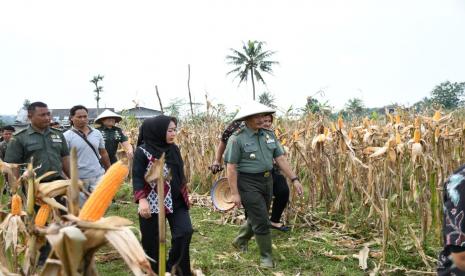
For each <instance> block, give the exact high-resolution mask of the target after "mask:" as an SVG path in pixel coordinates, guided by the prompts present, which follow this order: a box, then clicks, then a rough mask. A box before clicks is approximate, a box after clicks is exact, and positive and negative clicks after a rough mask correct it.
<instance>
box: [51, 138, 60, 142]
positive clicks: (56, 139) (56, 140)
mask: <svg viewBox="0 0 465 276" xmlns="http://www.w3.org/2000/svg"><path fill="white" fill-rule="evenodd" d="M52 141H53V142H54V143H61V142H62V141H61V138H53V139H52Z"/></svg>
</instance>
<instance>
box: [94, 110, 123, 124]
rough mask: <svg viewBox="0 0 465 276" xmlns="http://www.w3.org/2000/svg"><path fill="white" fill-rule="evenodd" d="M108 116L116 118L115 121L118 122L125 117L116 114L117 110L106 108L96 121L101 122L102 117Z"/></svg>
mask: <svg viewBox="0 0 465 276" xmlns="http://www.w3.org/2000/svg"><path fill="white" fill-rule="evenodd" d="M106 118H114V119H115V121H116V122H117V123H118V122H119V121H121V120H122V119H123V117H121V116H120V115H118V114H116V113H115V112H112V111H111V110H108V109H105V111H103V112H102V113H101V114H100V115H99V116H98V117H97V118H96V119H95V123H97V124H100V123H101V122H100V121H101V120H102V119H106Z"/></svg>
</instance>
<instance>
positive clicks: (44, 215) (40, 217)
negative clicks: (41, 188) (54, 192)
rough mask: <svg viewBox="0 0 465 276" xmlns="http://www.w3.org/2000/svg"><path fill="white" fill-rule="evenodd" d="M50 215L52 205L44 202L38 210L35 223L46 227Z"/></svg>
mask: <svg viewBox="0 0 465 276" xmlns="http://www.w3.org/2000/svg"><path fill="white" fill-rule="evenodd" d="M49 215H50V206H49V205H48V204H42V205H41V206H40V208H39V211H37V214H36V218H35V220H34V223H35V225H36V226H37V227H44V226H45V223H47V220H48V216H49Z"/></svg>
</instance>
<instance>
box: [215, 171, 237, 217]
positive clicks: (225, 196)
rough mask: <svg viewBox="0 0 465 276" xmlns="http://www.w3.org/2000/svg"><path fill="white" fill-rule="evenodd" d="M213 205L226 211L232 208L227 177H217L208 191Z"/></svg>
mask: <svg viewBox="0 0 465 276" xmlns="http://www.w3.org/2000/svg"><path fill="white" fill-rule="evenodd" d="M210 195H211V197H212V202H213V206H215V208H216V209H218V210H220V211H227V210H230V209H232V208H234V202H232V201H231V190H230V189H229V183H228V178H226V177H223V178H220V179H218V180H217V181H216V182H215V183H214V184H213V187H212V189H211V191H210Z"/></svg>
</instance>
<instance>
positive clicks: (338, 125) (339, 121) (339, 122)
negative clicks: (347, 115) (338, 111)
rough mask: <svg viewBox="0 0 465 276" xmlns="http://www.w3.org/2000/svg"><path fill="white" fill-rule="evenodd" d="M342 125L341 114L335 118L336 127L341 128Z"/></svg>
mask: <svg viewBox="0 0 465 276" xmlns="http://www.w3.org/2000/svg"><path fill="white" fill-rule="evenodd" d="M343 126H344V120H343V119H342V116H339V118H337V127H338V128H339V129H340V130H341V129H342V127H343Z"/></svg>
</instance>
